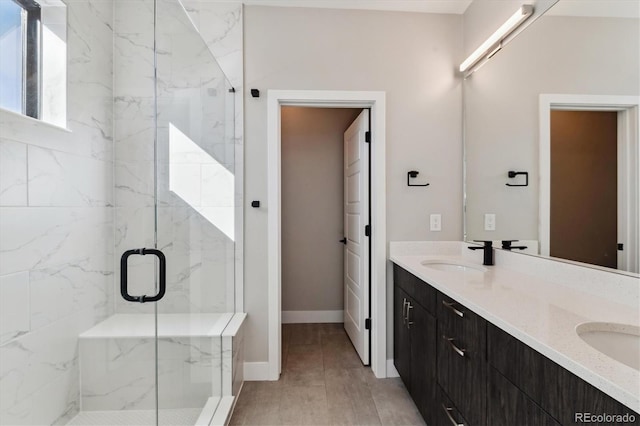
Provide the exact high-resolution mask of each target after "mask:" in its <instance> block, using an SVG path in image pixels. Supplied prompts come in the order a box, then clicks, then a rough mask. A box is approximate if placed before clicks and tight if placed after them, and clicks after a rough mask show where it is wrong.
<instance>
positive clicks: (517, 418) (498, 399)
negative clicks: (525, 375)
mask: <svg viewBox="0 0 640 426" xmlns="http://www.w3.org/2000/svg"><path fill="white" fill-rule="evenodd" d="M488 374H489V378H488V381H489V386H488V392H487V396H488V403H487V424H488V425H491V426H513V425H540V426H560V423H558V422H557V421H556V420H555V419H554V418H553V417H551V416H550V415H549V414H547V413H546V412H545V411H544V410H543V409H542V408H540V407H539V406H538V405H537V404H536V403H535V402H533V401H532V400H531V399H530V398H529V397H528V396H527V395H525V393H524V392H522V391H521V390H520V389H518V388H517V387H516V386H515V385H514V384H513V383H511V382H510V381H508V380H507V379H505V378H504V376H503V375H502V374H500V373H498V371H497V370H495V369H494V368H492V367H489V371H488Z"/></svg>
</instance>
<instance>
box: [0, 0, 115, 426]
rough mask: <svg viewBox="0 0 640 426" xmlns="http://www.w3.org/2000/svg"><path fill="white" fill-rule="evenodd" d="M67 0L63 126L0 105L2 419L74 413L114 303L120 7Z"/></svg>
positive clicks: (50, 419) (60, 420)
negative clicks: (83, 366)
mask: <svg viewBox="0 0 640 426" xmlns="http://www.w3.org/2000/svg"><path fill="white" fill-rule="evenodd" d="M67 5H68V6H67V14H66V16H67V19H68V21H67V23H68V29H69V31H68V34H67V52H68V58H69V61H68V64H67V81H68V91H67V111H66V116H67V122H66V128H63V127H57V126H55V125H50V124H47V123H43V122H40V121H38V120H33V119H29V118H25V117H22V116H20V115H16V114H13V113H9V112H6V111H0V235H1V238H0V304H1V306H0V424H12V425H19V424H64V423H66V421H67V420H68V419H70V418H71V417H73V416H74V415H75V414H76V412H77V411H78V408H79V366H78V335H79V334H80V333H81V332H83V331H84V330H86V329H88V328H90V327H91V326H93V325H94V324H96V323H98V322H99V321H101V320H102V319H104V318H106V317H107V316H109V315H111V314H112V313H113V286H112V282H113V161H112V160H113V158H112V155H113V132H112V128H113V84H112V81H113V75H112V68H113V67H112V57H113V51H112V45H113V30H112V28H113V8H112V4H111V3H110V2H105V1H101V0H73V1H68V2H67Z"/></svg>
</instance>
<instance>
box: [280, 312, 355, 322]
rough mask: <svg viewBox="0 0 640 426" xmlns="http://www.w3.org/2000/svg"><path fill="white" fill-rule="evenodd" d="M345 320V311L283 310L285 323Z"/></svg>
mask: <svg viewBox="0 0 640 426" xmlns="http://www.w3.org/2000/svg"><path fill="white" fill-rule="evenodd" d="M342 321H344V311H282V323H283V324H309V323H327V322H332V323H335V322H342Z"/></svg>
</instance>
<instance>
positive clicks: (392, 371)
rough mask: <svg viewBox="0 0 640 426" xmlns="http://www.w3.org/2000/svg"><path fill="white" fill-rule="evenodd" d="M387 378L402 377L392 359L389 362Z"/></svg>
mask: <svg viewBox="0 0 640 426" xmlns="http://www.w3.org/2000/svg"><path fill="white" fill-rule="evenodd" d="M387 377H400V375H399V374H398V370H396V366H395V365H393V360H392V359H388V360H387Z"/></svg>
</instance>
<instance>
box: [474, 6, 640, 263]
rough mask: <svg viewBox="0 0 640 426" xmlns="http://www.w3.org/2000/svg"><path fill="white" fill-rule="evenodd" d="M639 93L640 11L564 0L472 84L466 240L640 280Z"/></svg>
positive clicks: (484, 68) (490, 62) (485, 67)
mask: <svg viewBox="0 0 640 426" xmlns="http://www.w3.org/2000/svg"><path fill="white" fill-rule="evenodd" d="M476 2H479V3H478V4H476ZM491 3H493V2H491V1H488V0H474V2H473V3H472V6H475V7H485V6H486V7H487V8H489V7H490V6H489V4H491ZM518 6H519V3H516V7H518ZM470 8H471V6H470ZM466 25H467V22H466V20H465V30H466V29H467V27H466ZM489 32H490V31H489ZM465 42H466V39H465ZM468 47H470V46H467V45H466V44H465V51H467V52H468V51H469V49H468ZM639 94H640V2H636V1H626V0H601V1H595V0H594V1H592V0H583V1H572V0H559V1H558V2H557V3H556V4H555V5H553V6H552V7H551V8H550V9H549V10H547V11H546V12H545V13H544V15H543V16H540V17H539V18H538V19H536V20H535V22H533V23H531V24H530V25H529V26H528V27H527V28H526V30H525V31H521V32H520V33H519V34H518V35H517V37H514V38H513V39H512V40H510V42H509V43H508V45H505V46H503V47H502V49H501V50H500V51H499V52H498V53H497V54H496V55H495V56H493V57H492V58H491V59H490V60H488V61H486V62H485V63H484V64H483V65H482V66H481V67H480V68H478V69H477V70H476V71H475V72H473V73H472V74H471V75H470V76H468V77H467V78H466V79H465V81H464V104H465V105H464V108H465V111H464V114H465V118H464V126H465V129H464V134H465V159H464V161H465V240H494V241H500V240H519V241H518V242H516V243H513V245H514V246H518V247H523V246H526V247H527V248H526V249H522V252H526V253H529V254H540V255H544V256H551V257H556V258H561V259H566V260H572V261H577V262H583V263H588V264H591V265H597V266H601V267H607V268H615V269H616V270H619V271H629V272H634V273H638V256H639V251H638V240H639V239H640V237H639V229H640V228H639V226H638V217H639V216H640V212H639V210H638V199H639V198H640V197H639V188H638V187H639V184H638V181H639V178H638V163H639V154H638V153H639V150H638V121H639V112H638V111H639V109H638V99H639V98H640V96H639ZM498 247H499V245H498ZM516 252H520V250H516Z"/></svg>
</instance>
